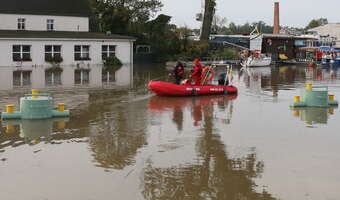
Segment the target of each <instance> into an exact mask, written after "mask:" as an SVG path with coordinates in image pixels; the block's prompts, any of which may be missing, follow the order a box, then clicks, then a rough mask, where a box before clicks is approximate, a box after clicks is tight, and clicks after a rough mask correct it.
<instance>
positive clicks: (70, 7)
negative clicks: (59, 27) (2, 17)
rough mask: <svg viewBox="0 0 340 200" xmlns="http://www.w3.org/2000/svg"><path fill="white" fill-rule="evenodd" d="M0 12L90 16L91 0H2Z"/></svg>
mask: <svg viewBox="0 0 340 200" xmlns="http://www.w3.org/2000/svg"><path fill="white" fill-rule="evenodd" d="M0 13H2V14H33V15H56V16H80V17H88V16H90V15H91V8H90V4H89V0H1V6H0Z"/></svg>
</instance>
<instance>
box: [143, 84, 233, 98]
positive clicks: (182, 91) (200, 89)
mask: <svg viewBox="0 0 340 200" xmlns="http://www.w3.org/2000/svg"><path fill="white" fill-rule="evenodd" d="M148 87H149V89H150V90H151V91H153V92H154V93H156V94H157V95H158V96H199V95H220V94H237V88H236V87H235V86H232V85H211V84H209V85H176V84H174V83H169V82H164V81H150V82H149V84H148Z"/></svg>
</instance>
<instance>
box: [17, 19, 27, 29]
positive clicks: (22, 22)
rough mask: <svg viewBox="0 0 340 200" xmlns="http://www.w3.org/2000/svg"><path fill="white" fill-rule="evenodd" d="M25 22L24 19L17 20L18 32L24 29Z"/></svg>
mask: <svg viewBox="0 0 340 200" xmlns="http://www.w3.org/2000/svg"><path fill="white" fill-rule="evenodd" d="M25 22H26V19H25V18H18V30H25V29H26V26H25Z"/></svg>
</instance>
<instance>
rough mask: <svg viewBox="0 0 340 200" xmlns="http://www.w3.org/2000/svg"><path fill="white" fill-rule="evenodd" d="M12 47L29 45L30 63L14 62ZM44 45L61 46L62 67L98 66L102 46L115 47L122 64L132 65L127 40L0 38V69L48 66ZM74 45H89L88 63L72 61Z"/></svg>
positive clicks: (100, 61)
mask: <svg viewBox="0 0 340 200" xmlns="http://www.w3.org/2000/svg"><path fill="white" fill-rule="evenodd" d="M13 45H31V58H32V61H31V62H22V63H20V62H14V61H13V56H12V46H13ZM45 45H61V46H62V47H61V51H62V52H61V54H62V57H63V62H62V63H61V65H62V66H69V65H71V66H76V65H77V64H80V65H100V64H102V63H103V61H102V57H101V46H102V45H116V46H117V47H116V56H117V57H118V58H119V59H120V60H121V61H122V63H123V64H132V63H133V55H132V53H133V52H132V51H131V48H132V42H131V41H129V40H72V39H67V40H66V39H65V40H61V39H59V40H58V39H55V40H54V39H50V40H49V41H47V40H41V39H32V40H25V39H1V38H0V52H1V54H0V67H17V66H23V67H33V66H49V65H50V64H49V63H46V62H45V52H44V51H45ZM74 45H90V58H91V60H90V61H75V60H74Z"/></svg>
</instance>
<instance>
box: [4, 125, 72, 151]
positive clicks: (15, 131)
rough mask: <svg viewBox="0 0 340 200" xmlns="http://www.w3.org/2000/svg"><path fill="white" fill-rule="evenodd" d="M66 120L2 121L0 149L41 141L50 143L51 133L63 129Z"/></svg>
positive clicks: (52, 137)
mask: <svg viewBox="0 0 340 200" xmlns="http://www.w3.org/2000/svg"><path fill="white" fill-rule="evenodd" d="M67 120H68V119H57V118H56V119H44V120H6V121H2V123H1V125H2V130H3V132H4V134H3V135H2V136H3V137H0V144H2V145H0V148H5V147H7V146H10V145H12V146H19V145H22V144H32V145H35V144H38V143H39V142H41V141H45V142H48V143H51V142H52V140H53V139H54V136H53V133H57V132H59V131H62V130H64V129H65V125H66V123H67Z"/></svg>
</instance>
